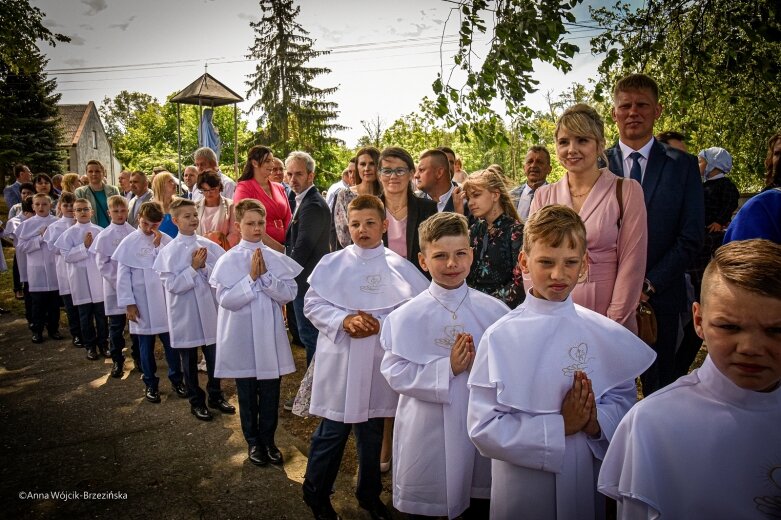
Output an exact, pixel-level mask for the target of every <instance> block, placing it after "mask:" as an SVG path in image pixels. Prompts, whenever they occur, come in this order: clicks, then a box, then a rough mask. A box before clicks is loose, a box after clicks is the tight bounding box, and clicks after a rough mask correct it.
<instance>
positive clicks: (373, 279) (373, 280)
mask: <svg viewBox="0 0 781 520" xmlns="http://www.w3.org/2000/svg"><path fill="white" fill-rule="evenodd" d="M366 283H367V284H368V285H361V287H360V289H361V291H363V292H365V293H369V294H379V293H380V292H381V291H382V275H380V274H370V275H369V276H367V277H366Z"/></svg>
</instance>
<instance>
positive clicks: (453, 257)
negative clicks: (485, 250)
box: [418, 235, 472, 289]
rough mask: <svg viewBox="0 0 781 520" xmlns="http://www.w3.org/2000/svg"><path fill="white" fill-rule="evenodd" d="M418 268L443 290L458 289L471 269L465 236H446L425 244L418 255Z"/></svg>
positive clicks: (470, 257)
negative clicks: (429, 274)
mask: <svg viewBox="0 0 781 520" xmlns="http://www.w3.org/2000/svg"><path fill="white" fill-rule="evenodd" d="M418 260H419V261H420V266H421V267H422V268H423V269H424V270H425V271H428V272H429V273H431V278H432V279H433V280H434V281H435V282H436V283H437V285H439V286H440V287H444V288H445V289H455V288H457V287H460V286H461V284H462V283H464V280H465V279H466V277H467V276H468V275H469V269H470V268H471V267H472V248H471V247H469V237H467V236H465V235H458V236H446V237H442V238H440V239H439V240H434V241H433V242H429V243H428V244H425V248H424V250H423V251H421V252H420V253H418Z"/></svg>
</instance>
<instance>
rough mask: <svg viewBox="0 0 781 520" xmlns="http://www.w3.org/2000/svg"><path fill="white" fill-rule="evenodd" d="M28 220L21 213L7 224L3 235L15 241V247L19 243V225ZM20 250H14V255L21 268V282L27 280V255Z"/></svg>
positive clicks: (12, 241) (17, 264)
mask: <svg viewBox="0 0 781 520" xmlns="http://www.w3.org/2000/svg"><path fill="white" fill-rule="evenodd" d="M25 220H27V219H26V218H25V216H24V215H23V214H19V215H17V216H15V217H13V218H12V219H10V220H9V221H8V224H6V225H5V231H3V236H4V237H6V238H8V240H10V241H11V243H13V245H14V248H16V247H17V245H18V244H19V237H17V236H16V232H17V231H18V230H19V226H21V225H22V222H24V221H25ZM16 253H19V252H18V250H17V251H15V252H14V255H15V256H16V267H17V269H19V280H20V281H21V282H27V255H25V254H23V253H19V254H16Z"/></svg>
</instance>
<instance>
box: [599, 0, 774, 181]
mask: <svg viewBox="0 0 781 520" xmlns="http://www.w3.org/2000/svg"><path fill="white" fill-rule="evenodd" d="M592 17H593V18H594V19H595V20H596V21H597V23H598V24H599V25H600V26H601V27H602V28H603V29H604V32H603V33H602V34H601V35H600V36H599V37H597V38H595V39H594V40H593V41H592V50H594V51H596V52H606V58H605V59H604V61H603V62H602V64H601V66H600V72H601V75H602V77H601V81H600V83H599V84H598V85H597V90H596V92H595V94H596V96H597V97H598V98H602V97H603V96H604V95H605V93H606V92H609V89H610V87H611V86H612V84H613V82H614V80H615V79H616V77H618V76H620V75H623V74H625V73H627V72H636V71H642V72H646V73H648V74H650V75H651V76H653V77H654V78H655V79H656V80H657V82H659V86H660V89H661V102H662V105H663V106H664V112H663V115H662V118H661V119H660V121H659V122H658V124H657V127H656V128H657V129H658V130H666V129H669V130H677V131H680V132H682V133H683V134H684V135H686V136H687V137H688V138H689V147H690V149H691V150H692V151H693V152H694V153H696V152H697V151H698V150H700V149H703V148H707V147H710V146H721V147H723V148H725V149H727V150H728V151H729V152H730V153H731V154H732V155H733V158H734V163H735V167H734V169H733V173H732V174H731V177H732V178H733V180H734V181H735V182H736V184H737V185H738V187H739V188H740V189H741V190H743V191H750V190H756V189H758V188H759V187H760V186H761V179H762V176H763V175H764V167H763V165H762V161H763V159H764V157H765V152H766V140H767V138H768V137H770V136H771V135H772V134H774V133H775V132H777V131H779V129H781V106H780V105H779V103H778V99H779V98H781V83H779V81H778V80H779V78H781V3H779V2H778V1H777V0H747V1H741V2H735V1H731V0H697V1H691V2H681V1H679V0H657V1H655V2H650V3H648V4H646V6H645V7H643V8H641V9H638V10H636V11H635V10H633V9H632V8H631V7H630V6H629V5H627V4H618V5H617V6H616V7H611V8H610V9H607V8H603V9H596V10H592Z"/></svg>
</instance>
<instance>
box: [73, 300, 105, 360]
mask: <svg viewBox="0 0 781 520" xmlns="http://www.w3.org/2000/svg"><path fill="white" fill-rule="evenodd" d="M76 309H78V311H79V323H80V326H81V341H82V342H83V343H84V347H85V348H86V349H87V350H90V349H98V348H99V349H100V350H101V351H103V350H104V349H105V348H106V347H107V345H108V322H107V321H106V313H105V311H104V307H103V302H98V303H84V304H81V305H77V306H76Z"/></svg>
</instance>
